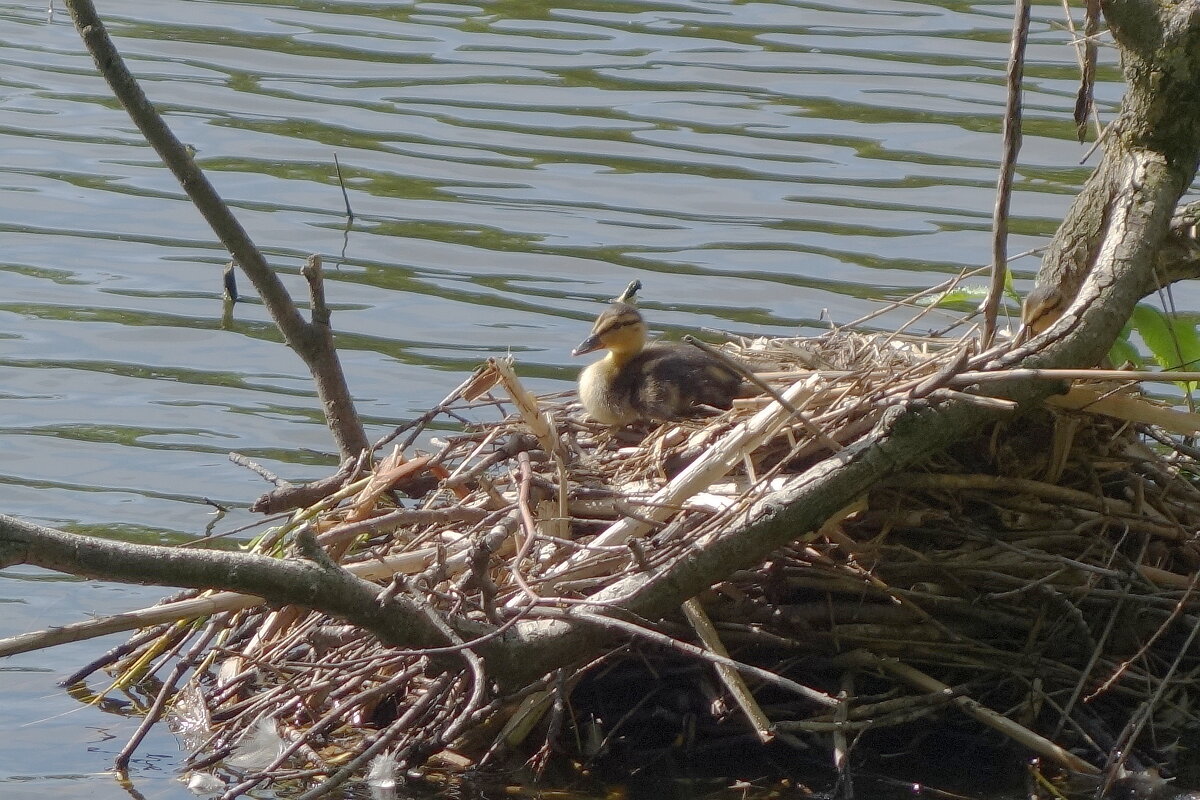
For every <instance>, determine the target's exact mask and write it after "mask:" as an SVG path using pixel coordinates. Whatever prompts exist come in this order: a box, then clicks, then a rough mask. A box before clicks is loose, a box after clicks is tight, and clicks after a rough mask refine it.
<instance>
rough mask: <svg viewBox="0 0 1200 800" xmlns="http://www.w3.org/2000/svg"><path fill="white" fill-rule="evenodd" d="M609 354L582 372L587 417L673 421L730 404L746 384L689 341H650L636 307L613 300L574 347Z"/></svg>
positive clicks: (610, 422) (618, 421)
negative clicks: (585, 335)
mask: <svg viewBox="0 0 1200 800" xmlns="http://www.w3.org/2000/svg"><path fill="white" fill-rule="evenodd" d="M600 349H607V350H608V354H607V355H606V356H605V357H604V358H602V359H600V360H599V361H597V362H596V363H594V364H591V365H589V366H588V367H586V368H585V369H584V370H583V372H581V373H580V375H579V399H580V400H582V401H583V407H584V408H585V409H586V410H587V412H588V416H590V417H591V418H592V419H595V420H596V421H598V422H603V423H605V424H606V425H627V424H629V423H631V422H637V421H638V420H655V421H660V420H672V419H681V418H684V417H693V416H697V415H699V414H703V413H704V412H705V410H706V408H723V409H726V408H730V407H731V406H732V405H733V398H734V397H735V396H736V395H737V393H738V390H739V389H740V388H741V385H742V377H741V375H739V374H738V373H737V371H736V370H734V369H732V368H730V367H729V366H727V365H725V364H723V363H722V362H720V361H718V360H717V359H715V358H713V357H712V356H709V355H708V354H707V353H704V352H703V351H701V350H699V349H697V348H695V347H690V346H688V345H676V344H651V345H646V323H645V321H644V320H643V319H642V315H641V314H640V313H639V312H638V310H637V309H636V308H634V307H633V306H631V305H628V304H627V303H622V302H617V303H613V304H612V305H611V306H610V307H609V308H608V309H607V310H606V311H605V312H604V313H602V314H601V315H600V316H599V317H598V318H597V319H596V324H595V325H593V326H592V333H591V335H590V336H588V338H587V339H585V340H584V341H583V342H581V343H580V345H579V347H576V348H575V349H574V350H573V351H572V353H571V354H572V355H576V356H578V355H583V354H584V353H591V352H593V351H595V350H600Z"/></svg>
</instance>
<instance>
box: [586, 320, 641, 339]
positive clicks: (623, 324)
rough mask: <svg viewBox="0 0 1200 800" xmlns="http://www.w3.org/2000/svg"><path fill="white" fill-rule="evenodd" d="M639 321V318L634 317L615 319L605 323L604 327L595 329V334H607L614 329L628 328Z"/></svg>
mask: <svg viewBox="0 0 1200 800" xmlns="http://www.w3.org/2000/svg"><path fill="white" fill-rule="evenodd" d="M640 321H641V320H636V319H622V320H616V321H615V322H613V323H612V324H611V325H606V326H605V327H603V328H601V329H600V330H598V331H596V335H597V336H607V335H608V334H610V333H612V332H614V331H618V330H620V329H621V328H628V327H629V326H630V325H637V324H638V323H639V322H640Z"/></svg>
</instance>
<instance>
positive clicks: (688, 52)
mask: <svg viewBox="0 0 1200 800" xmlns="http://www.w3.org/2000/svg"><path fill="white" fill-rule="evenodd" d="M99 5H100V11H101V14H102V15H103V16H104V18H105V19H106V20H107V21H108V23H109V25H110V27H111V30H112V32H113V33H114V35H115V36H116V37H117V39H118V44H119V46H120V47H121V48H122V50H123V52H124V53H125V56H126V58H127V59H128V61H129V65H130V67H131V68H132V69H133V71H134V72H135V73H136V74H137V75H138V76H139V77H140V78H141V79H142V81H143V84H144V87H145V89H146V91H147V92H148V94H149V95H150V96H151V98H152V99H154V100H155V101H156V102H157V103H158V104H159V106H160V108H161V109H162V110H163V111H164V112H166V116H167V119H168V121H169V123H170V124H171V126H172V127H173V128H174V130H175V132H176V133H177V134H178V135H179V136H180V137H181V138H182V139H183V140H184V141H186V142H188V143H190V144H191V145H192V146H194V147H195V148H196V151H197V158H198V160H199V163H200V164H201V166H202V167H204V168H205V169H206V170H207V171H208V173H209V175H210V177H211V179H212V180H213V181H214V182H215V184H216V186H217V188H218V190H219V191H220V192H221V193H222V194H223V195H224V197H225V198H226V200H227V201H228V202H229V203H230V204H231V206H232V207H233V208H234V210H235V212H236V213H237V215H238V217H239V218H240V219H241V221H242V223H243V224H244V225H245V226H246V227H247V228H248V230H249V231H250V233H251V235H252V236H253V238H254V239H255V240H256V241H257V243H258V244H259V246H260V247H261V248H263V249H264V251H265V252H266V253H267V254H268V257H269V259H270V260H271V262H272V263H273V265H274V266H275V267H276V268H277V269H278V270H279V271H280V272H281V273H282V274H283V275H284V276H285V280H286V282H287V284H288V285H289V287H290V288H291V289H292V290H293V291H294V292H295V293H296V294H297V296H299V297H303V296H304V290H303V284H302V281H301V280H300V278H299V276H298V269H299V267H300V265H301V264H302V263H303V261H304V259H305V257H307V256H308V255H309V254H310V253H319V254H321V255H322V256H323V257H324V260H325V263H326V266H327V268H328V284H327V293H328V296H329V298H330V300H331V302H332V303H333V304H334V306H335V316H334V324H335V327H336V328H337V330H338V332H339V343H340V346H341V352H342V357H343V359H344V364H345V367H346V370H347V372H348V376H349V381H350V385H351V387H352V389H353V391H354V393H355V396H356V397H357V398H358V402H359V409H360V412H361V413H363V414H364V415H365V417H366V418H367V420H368V423H369V425H370V433H371V435H372V436H373V437H374V436H378V435H380V434H383V433H385V432H386V431H388V430H390V429H391V427H392V426H394V425H396V424H397V423H399V422H402V421H404V420H406V419H409V418H411V417H412V416H413V415H415V414H417V413H419V412H420V411H423V410H424V409H426V408H428V407H429V406H431V405H433V404H434V403H436V402H437V401H438V400H439V399H440V398H441V397H443V396H444V395H445V394H446V393H447V391H449V390H450V389H451V388H453V387H454V386H455V385H457V384H458V383H459V382H460V381H461V379H462V378H463V376H464V374H465V373H466V372H467V371H469V370H470V369H472V368H473V367H474V366H475V365H476V364H477V363H479V361H480V360H481V359H483V358H485V357H487V356H492V355H498V354H504V353H511V354H513V355H515V356H516V357H517V359H518V361H519V368H520V371H521V373H522V374H523V375H524V376H526V377H527V378H528V379H529V380H530V382H531V383H532V384H533V386H534V388H536V389H538V390H560V389H565V388H568V387H569V385H570V383H569V382H570V381H571V380H572V379H573V376H574V373H575V371H576V369H577V364H576V363H574V362H573V361H572V359H571V358H570V355H569V351H570V348H571V346H572V345H574V344H575V343H576V342H577V341H578V340H580V339H581V338H582V336H583V334H584V333H585V331H586V329H587V327H588V326H589V324H590V320H591V318H592V317H593V316H594V315H595V314H596V313H597V311H598V310H599V308H600V307H601V306H600V305H599V302H600V301H602V300H604V299H606V298H609V297H612V296H613V295H614V294H616V293H617V292H619V291H620V289H621V288H622V287H623V286H624V285H625V284H626V283H627V282H628V281H629V280H631V279H633V278H640V279H641V280H642V282H643V283H644V284H645V289H644V294H643V296H644V301H643V306H644V308H645V309H646V311H647V313H648V316H649V317H650V318H651V320H652V322H653V324H654V325H655V327H656V328H658V329H659V330H661V331H665V332H666V333H667V334H668V335H671V334H678V333H680V332H682V331H685V330H692V329H696V328H700V327H709V328H717V329H723V330H728V331H734V332H738V333H748V334H777V335H778V334H790V333H796V332H802V333H814V332H817V331H819V330H822V329H824V328H825V327H826V325H827V321H828V320H833V321H836V322H846V321H849V320H852V319H854V318H857V317H859V316H861V315H864V314H867V313H869V312H871V311H874V310H876V309H878V308H879V307H880V305H881V301H884V300H889V299H896V298H901V297H904V296H906V295H908V294H909V293H910V292H911V291H913V290H916V289H921V288H925V287H927V286H930V285H932V284H935V283H937V282H940V281H942V280H944V279H945V278H947V277H949V276H952V275H955V274H958V273H959V272H960V271H961V270H963V269H964V268H968V267H974V266H977V265H980V264H983V263H986V262H987V261H988V259H989V253H990V239H989V236H990V234H989V229H990V220H991V209H992V203H993V198H994V184H995V178H996V167H997V162H998V154H999V152H1000V142H999V129H1000V115H1001V112H1002V109H1003V103H1004V88H1003V76H1004V69H1005V62H1006V59H1007V55H1008V36H1009V28H1010V24H1011V23H1010V6H1009V5H1008V4H1005V3H1000V4H993V3H979V4H970V3H963V2H953V1H952V0H946V2H944V3H942V4H941V5H937V4H934V3H926V2H891V1H889V0H863V1H862V2H857V3H850V4H845V5H843V4H827V5H823V4H818V3H806V2H799V1H797V2H784V1H782V0H780V1H779V2H738V3H730V2H702V1H701V0H637V1H634V0H629V1H627V2H582V3H573V4H569V5H566V6H563V7H558V6H555V5H553V4H549V3H537V2H515V1H514V0H497V1H496V2H480V3H435V2H431V3H411V2H410V3H403V2H399V3H383V2H377V3H372V2H350V1H348V0H347V1H343V0H333V1H332V2H309V1H308V0H297V1H296V2H277V3H272V2H236V1H235V0H211V1H209V2H200V1H196V0H192V1H189V2H184V1H183V0H171V1H170V2H159V3H146V2H132V0H102V1H101V2H100V4H99ZM1061 15H1062V12H1061V9H1060V6H1059V4H1058V3H1053V4H1050V3H1045V4H1041V5H1038V6H1037V8H1036V9H1035V14H1034V17H1035V21H1034V25H1033V31H1034V33H1033V40H1032V43H1031V46H1030V50H1029V57H1030V61H1031V63H1030V65H1029V68H1028V70H1027V83H1026V90H1027V94H1026V137H1025V148H1024V151H1023V153H1022V158H1021V167H1020V172H1019V175H1018V177H1017V193H1016V196H1015V198H1014V214H1015V217H1014V219H1013V222H1012V229H1013V236H1012V238H1011V242H1010V252H1013V253H1017V252H1020V251H1023V250H1026V249H1028V248H1032V247H1036V246H1039V245H1041V244H1044V243H1045V241H1046V238H1047V237H1048V236H1049V235H1050V233H1051V232H1052V231H1053V229H1054V226H1055V223H1056V221H1057V220H1058V219H1060V218H1061V215H1062V213H1063V211H1064V210H1065V208H1066V206H1067V204H1068V202H1069V201H1070V199H1071V197H1072V196H1073V193H1074V192H1075V191H1076V188H1077V186H1078V185H1079V184H1080V182H1081V181H1082V180H1083V178H1084V177H1085V176H1086V174H1087V169H1088V167H1081V166H1079V162H1080V160H1081V158H1082V157H1083V155H1084V153H1085V149H1086V148H1085V146H1081V145H1079V144H1077V143H1076V142H1075V140H1074V127H1073V124H1072V122H1071V120H1070V109H1071V107H1072V104H1073V102H1074V93H1075V90H1076V79H1077V69H1076V67H1075V55H1074V52H1073V50H1072V48H1070V47H1069V46H1068V45H1067V44H1066V43H1067V41H1068V39H1069V36H1068V34H1067V32H1065V31H1064V29H1063V26H1062V20H1061ZM1105 57H1106V58H1107V59H1108V61H1110V62H1111V61H1112V54H1111V52H1107V51H1106V54H1105ZM1116 78H1117V75H1116V72H1115V69H1114V68H1113V67H1112V66H1107V67H1105V68H1103V69H1102V71H1101V84H1100V85H1099V86H1098V87H1097V90H1096V97H1097V101H1098V105H1099V110H1100V113H1101V115H1102V117H1104V118H1111V115H1112V112H1113V109H1114V107H1115V104H1116V102H1117V100H1118V98H1119V91H1120V89H1119V85H1118V83H1116ZM0 152H2V153H3V158H2V159H0V231H2V233H3V238H2V241H3V247H2V248H0V448H2V449H3V453H4V459H3V462H2V464H0V512H3V513H8V514H15V515H19V516H22V517H25V518H28V519H33V520H37V521H42V522H45V523H48V524H52V525H55V526H60V527H66V528H69V529H71V530H77V531H86V532H91V533H97V534H101V535H109V536H116V537H121V538H125V539H131V540H139V541H150V542H177V541H181V540H183V539H185V538H187V537H191V536H194V535H196V534H198V533H200V532H202V531H203V529H204V528H205V526H206V525H207V524H208V523H209V521H210V519H211V510H212V509H211V507H210V506H209V505H207V504H206V500H205V499H206V498H209V499H211V500H212V501H214V502H216V503H220V504H222V505H225V506H229V507H231V508H233V509H235V511H234V513H233V514H232V515H231V516H230V517H229V518H226V519H225V520H222V521H221V523H220V526H219V529H222V530H224V529H229V528H232V527H234V526H236V525H237V524H239V523H241V522H245V521H246V520H247V519H248V514H247V513H246V512H245V511H244V510H243V509H244V508H245V506H246V505H247V504H248V503H249V502H250V501H251V500H252V499H253V498H254V497H255V496H256V495H257V494H258V493H260V492H261V491H262V490H263V488H264V484H262V482H261V481H260V480H259V479H258V478H257V477H256V476H255V475H253V474H252V473H250V472H248V471H246V470H243V469H241V468H238V467H235V466H233V465H232V464H230V463H229V461H228V459H227V454H228V453H229V451H231V450H236V451H239V452H241V453H244V454H247V455H249V456H251V457H252V458H254V459H256V460H257V461H259V462H261V463H262V464H264V465H265V466H267V467H268V468H270V469H272V470H273V471H275V472H276V473H278V474H280V475H282V476H285V477H287V478H290V479H293V480H303V479H309V478H313V477H319V476H323V475H325V474H327V473H328V471H329V469H330V466H331V465H332V464H333V463H334V459H333V458H332V456H331V455H330V447H331V445H330V440H329V436H328V434H327V432H326V429H325V428H324V426H323V424H322V422H321V420H320V417H319V411H318V403H317V402H316V400H315V397H314V393H313V389H312V387H311V385H310V381H309V378H308V376H307V373H306V372H305V370H304V368H303V366H302V365H301V363H300V362H299V360H298V359H297V358H295V357H294V356H293V355H291V353H290V352H289V351H288V350H286V349H285V348H284V347H283V346H282V345H281V344H280V343H279V337H278V335H277V334H276V332H275V330H274V328H273V326H272V325H271V324H270V322H269V321H268V319H267V317H266V314H265V312H264V310H263V308H262V306H261V305H260V304H259V303H258V302H257V300H256V299H255V298H254V297H252V296H248V297H246V302H244V303H240V304H238V305H237V307H236V309H235V311H234V313H233V318H232V320H229V321H223V320H222V306H221V297H220V295H221V281H220V275H221V267H222V265H223V264H224V262H225V261H226V255H225V253H224V252H223V251H222V250H221V248H220V247H219V246H217V245H216V243H215V239H214V236H213V234H212V233H211V232H210V231H209V230H208V228H207V227H206V226H205V224H204V223H203V221H202V220H201V218H200V216H199V215H198V213H197V212H196V211H195V210H194V209H193V208H192V206H191V205H190V204H189V203H188V202H187V201H186V200H185V199H183V198H182V194H181V191H180V189H179V187H178V185H177V184H176V183H175V181H174V180H173V178H172V177H171V175H170V174H169V173H168V172H167V171H166V170H165V169H164V168H163V167H162V166H161V165H160V164H159V162H158V160H157V158H156V157H155V155H154V153H153V152H152V151H151V150H150V149H149V148H148V147H147V146H146V145H145V144H144V143H143V142H142V140H141V138H140V137H139V135H138V134H137V133H136V131H135V130H134V129H133V126H132V124H131V123H130V121H129V120H128V119H127V117H126V116H125V114H124V113H123V112H122V111H121V110H120V109H119V108H117V107H116V105H115V103H114V101H113V100H112V99H111V98H110V95H109V93H108V91H107V88H106V86H105V85H104V83H103V82H102V80H101V79H100V78H99V77H97V76H96V74H95V72H94V69H93V65H92V62H91V59H90V57H89V56H88V55H87V54H86V52H84V51H83V49H82V47H81V44H80V41H79V38H78V36H77V35H76V32H75V30H74V29H73V27H72V25H71V23H70V21H69V18H68V17H67V15H66V14H65V12H63V11H62V10H61V8H60V9H57V10H56V11H55V13H54V14H53V15H52V16H48V15H47V13H46V9H45V7H44V6H42V7H38V6H37V5H36V4H33V3H16V2H11V1H9V2H0ZM335 154H336V156H337V157H338V160H339V161H340V164H341V172H342V175H343V177H344V181H345V186H346V189H347V192H348V196H349V201H350V204H351V206H352V208H353V210H354V214H355V220H354V223H353V225H351V226H349V228H347V220H346V215H345V207H344V202H343V198H342V193H341V190H340V189H339V187H338V181H337V177H336V174H335V169H334V156H335ZM1036 266H1037V264H1036V261H1034V260H1032V259H1025V260H1021V261H1018V262H1017V263H1016V264H1015V267H1016V269H1017V274H1018V277H1019V278H1020V279H1021V280H1019V281H1018V285H1019V286H1020V287H1021V288H1024V287H1026V286H1027V285H1028V279H1029V278H1030V277H1031V276H1032V274H1033V272H1034V271H1035V270H1036ZM977 283H981V281H980V282H977ZM242 288H243V291H244V292H245V293H247V294H249V287H248V285H247V284H246V282H245V281H244V280H243V282H242ZM1193 307H1194V306H1193ZM907 316H908V312H904V313H903V314H892V315H889V316H885V317H882V318H880V319H878V320H876V321H875V322H874V323H873V324H877V325H880V326H885V327H886V326H889V325H893V324H895V323H896V322H899V321H900V320H901V319H902V318H906V317H907ZM941 323H942V319H940V318H939V317H938V315H936V314H935V315H933V316H931V317H930V318H929V322H928V325H930V326H937V325H939V324H941ZM162 594H163V591H162V590H159V589H146V588H139V587H129V586H115V585H109V584H101V583H94V582H83V581H78V580H75V579H71V578H67V577H63V576H59V575H52V574H48V573H44V572H40V571H37V570H33V569H28V568H21V569H10V570H6V571H3V572H0V604H3V608H4V609H5V611H6V612H7V613H5V614H4V615H3V616H2V617H0V636H6V635H12V634H16V633H20V632H24V631H28V630H34V629H39V628H45V627H48V626H53V625H58V624H63V623H67V622H71V621H75V620H79V619H81V618H86V617H87V616H89V615H91V614H105V613H112V612H116V611H121V610H127V609H132V608H136V607H139V606H142V605H146V604H149V603H151V602H153V601H154V600H156V599H158V598H159V597H160V596H161V595H162ZM117 641H119V637H118V638H110V639H105V640H99V641H90V642H84V643H80V644H76V645H72V646H69V647H63V648H60V649H56V650H51V651H46V652H36V653H31V654H27V655H23V656H19V657H14V658H9V659H7V660H4V661H2V662H0V670H2V671H3V672H4V675H3V679H2V680H3V683H2V684H0V685H2V686H3V688H4V692H3V701H2V702H0V740H2V741H3V744H0V797H3V798H4V800H25V799H26V798H45V797H56V798H84V797H86V798H89V800H107V799H108V798H124V797H127V796H128V795H127V794H126V792H125V791H124V790H122V789H120V788H119V787H118V785H117V784H116V783H115V782H114V781H113V780H112V779H111V778H109V777H108V776H106V775H103V774H102V773H103V771H104V770H105V769H106V768H107V766H108V765H109V763H110V762H111V759H112V757H113V755H114V754H115V753H116V752H117V751H118V750H119V749H120V748H121V746H122V744H123V743H124V740H125V739H126V738H127V737H128V736H129V734H130V733H131V732H132V730H133V727H134V722H133V721H131V720H127V719H123V718H121V717H120V716H115V715H112V714H106V713H102V712H100V711H97V710H95V709H91V708H87V707H81V706H80V705H79V704H77V703H76V702H75V701H73V700H71V699H69V698H67V697H66V696H65V695H63V694H62V693H61V691H59V690H58V689H56V688H55V686H54V681H55V680H56V679H57V678H58V677H61V676H62V675H64V674H66V673H67V672H69V671H70V670H71V669H73V668H74V667H76V666H78V665H79V664H81V663H84V662H86V661H87V660H89V659H90V658H92V657H94V656H95V655H97V654H98V653H100V652H102V651H103V650H104V649H106V648H107V647H110V646H112V645H113V644H115V643H117ZM178 759H179V752H178V748H177V746H176V743H175V741H174V740H173V739H172V738H171V737H170V736H169V735H167V734H166V733H164V732H160V733H158V734H157V735H156V736H154V737H152V738H151V740H150V741H149V743H148V744H147V745H146V746H144V747H143V749H142V751H141V753H140V755H139V757H138V758H137V760H136V761H135V764H134V772H133V779H134V782H135V786H136V788H137V790H138V791H139V792H141V793H142V794H143V795H144V796H145V797H147V798H183V797H187V796H189V795H188V793H187V791H186V789H184V788H183V786H182V785H180V784H178V783H176V782H175V773H174V770H175V767H176V765H177V763H178Z"/></svg>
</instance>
